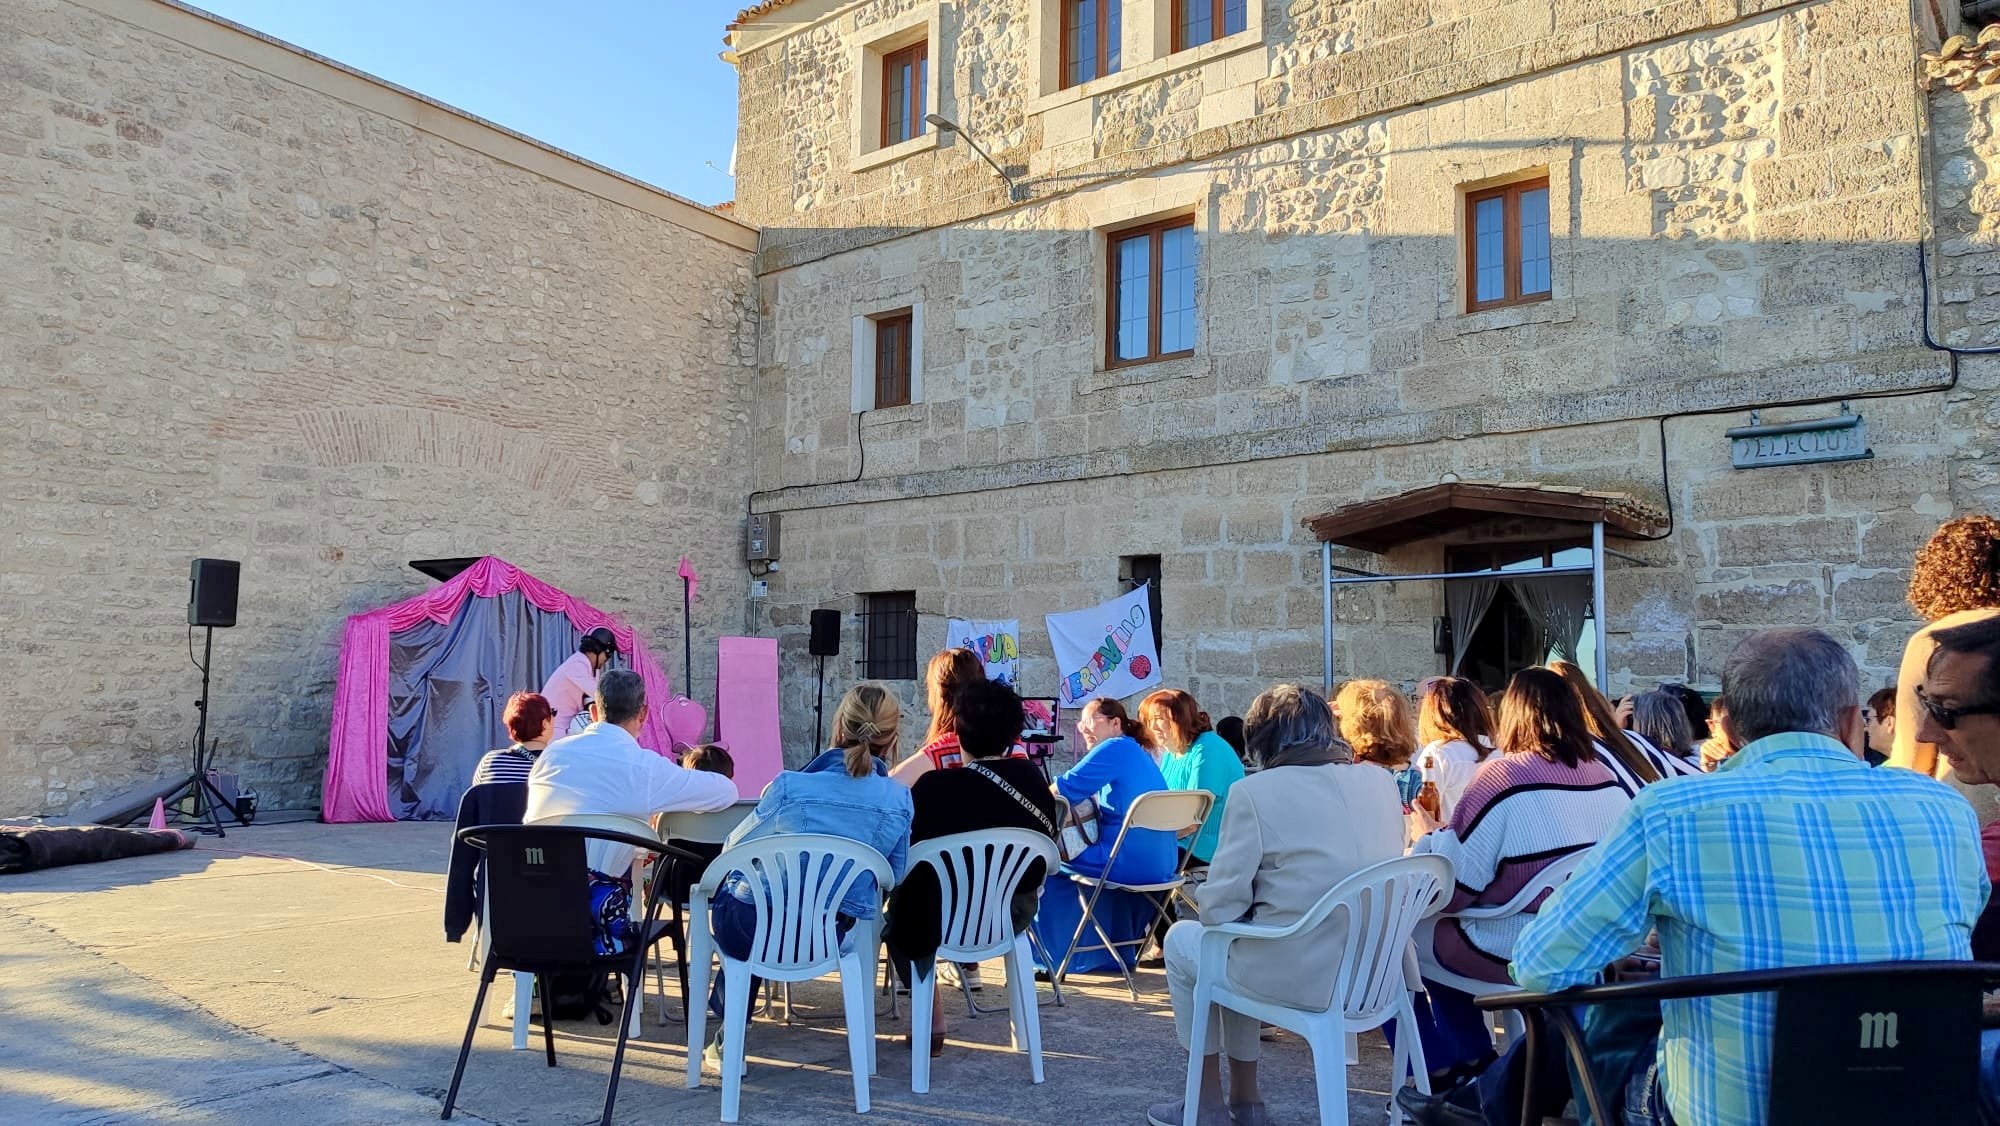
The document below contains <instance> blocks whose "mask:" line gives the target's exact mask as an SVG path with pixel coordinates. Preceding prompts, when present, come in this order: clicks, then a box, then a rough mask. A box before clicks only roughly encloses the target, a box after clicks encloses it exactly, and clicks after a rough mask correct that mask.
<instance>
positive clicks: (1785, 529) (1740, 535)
mask: <svg viewBox="0 0 2000 1126" xmlns="http://www.w3.org/2000/svg"><path fill="white" fill-rule="evenodd" d="M1858 534H1859V531H1858V528H1857V525H1856V522H1855V520H1854V518H1853V517H1838V516H1825V517H1817V518H1814V519H1810V520H1792V521H1787V522H1782V523H1781V522H1778V521H1775V520H1773V521H1762V520H1760V521H1756V522H1753V523H1744V524H1730V525H1724V526H1722V527H1719V528H1717V529H1716V530H1715V565H1716V566H1718V567H1763V566H1785V565H1796V564H1800V563H1812V564H1825V563H1852V562H1854V561H1855V558H1856V556H1857V551H1858V549H1857V539H1858Z"/></svg>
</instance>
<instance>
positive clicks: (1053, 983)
mask: <svg viewBox="0 0 2000 1126" xmlns="http://www.w3.org/2000/svg"><path fill="white" fill-rule="evenodd" d="M1028 945H1029V946H1032V947H1034V948H1035V956H1036V958H1037V959H1038V960H1039V961H1040V962H1041V963H1042V964H1043V965H1045V966H1048V967H1050V971H1049V993H1050V994H1051V995H1052V996H1053V997H1054V999H1055V1004H1056V1008H1058V1009H1060V1008H1062V1003H1063V999H1062V983H1061V982H1059V981H1057V980H1056V975H1055V969H1054V967H1055V959H1053V958H1051V957H1049V950H1048V947H1046V946H1043V945H1042V940H1041V938H1040V937H1039V936H1038V935H1036V934H1035V928H1033V927H1029V928H1028ZM1035 1003H1036V1004H1038V1005H1039V1004H1041V1000H1040V999H1039V998H1037V999H1036V1001H1035Z"/></svg>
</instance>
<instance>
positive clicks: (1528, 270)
mask: <svg viewBox="0 0 2000 1126" xmlns="http://www.w3.org/2000/svg"><path fill="white" fill-rule="evenodd" d="M1465 239H1466V253H1465V283H1466V284H1465V289H1466V298H1465V307H1466V310H1467V311H1468V312H1470V311H1477V310H1480V309H1495V308H1499V307H1500V306H1503V305H1526V304H1529V303H1530V302H1535V301H1546V300H1548V297H1549V179H1548V177H1547V176H1542V177H1538V178H1536V179H1533V180H1522V181H1520V182H1519V183H1513V184H1505V185H1502V186H1500V187H1497V188H1485V189H1482V190H1480V191H1476V192H1467V193H1466V195H1465Z"/></svg>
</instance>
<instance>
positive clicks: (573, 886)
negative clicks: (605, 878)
mask: <svg viewBox="0 0 2000 1126" xmlns="http://www.w3.org/2000/svg"><path fill="white" fill-rule="evenodd" d="M458 838H459V839H460V840H462V841H465V842H467V843H468V844H471V845H472V846H473V847H474V848H479V849H484V850H485V853H486V862H485V872H486V896H487V900H486V902H487V925H488V927H489V930H488V931H487V935H488V939H489V945H488V949H487V954H486V961H485V964H484V965H483V966H481V967H480V972H479V994H478V996H477V997H476V998H474V1000H473V1002H472V1017H471V1019H470V1020H468V1021H467V1022H466V1025H465V1043H464V1044H462V1045H460V1047H459V1049H458V1063H457V1064H456V1065H455V1066H454V1067H453V1068H452V1070H451V1087H450V1089H448V1090H447V1091H446V1092H445V1096H444V1110H443V1112H442V1113H441V1114H439V1115H438V1117H440V1118H450V1117H451V1111H452V1107H453V1106H454V1105H456V1103H457V1102H458V1084H459V1081H460V1080H461V1079H463V1078H464V1076H465V1062H466V1060H467V1059H468V1058H470V1057H471V1055H472V1034H473V1033H474V1032H476V1031H478V1029H479V1014H480V1011H481V1010H482V1009H483V1008H485V1005H486V990H487V987H489V986H491V985H492V984H493V978H494V976H495V975H497V974H498V973H499V972H500V971H501V970H517V971H521V972H525V973H532V974H535V975H536V976H537V977H539V978H540V979H541V980H542V981H543V982H547V981H549V980H551V975H554V974H576V973H606V974H609V973H615V974H618V975H620V976H622V977H623V978H625V991H624V992H625V1005H624V1009H623V1012H622V1013H621V1014H620V1019H619V1021H618V1046H617V1048H616V1049H615V1050H614V1051H613V1053H612V1056H611V1085H610V1087H609V1089H608V1090H606V1091H605V1093H604V1118H603V1122H604V1126H610V1123H611V1110H612V1107H613V1106H615V1105H616V1103H617V1101H618V1071H619V1068H620V1067H621V1066H623V1064H624V1062H625V1041H626V1039H627V1037H628V1036H629V1035H630V1032H631V1027H632V1012H633V1006H635V1005H639V1004H643V1003H644V1000H643V996H644V988H643V982H644V980H645V968H646V953H647V951H648V950H649V949H651V947H652V945H653V944H654V943H655V942H657V941H659V939H660V938H661V936H662V935H664V934H665V933H666V931H665V928H664V927H663V926H661V925H660V923H659V919H658V915H659V908H660V894H659V893H660V890H661V886H662V884H663V882H664V880H665V877H666V872H667V868H668V865H665V864H656V865H654V866H653V879H652V881H651V885H650V887H649V889H648V893H647V895H646V916H645V920H644V922H643V924H642V925H641V926H640V927H638V928H636V930H635V931H634V934H633V941H632V942H631V943H630V946H631V949H629V950H626V951H625V952H623V953H620V954H599V953H597V949H596V940H595V938H594V936H593V927H592V920H591V913H590V873H589V867H588V865H587V863H586V862H585V859H584V845H585V843H587V842H589V841H611V842H615V843H618V844H626V845H631V846H632V847H633V848H637V849H640V850H643V851H647V852H656V853H660V854H662V855H664V856H666V857H668V858H670V859H676V860H690V861H692V860H694V859H696V858H695V857H693V856H692V855H690V854H689V853H687V852H685V851H683V850H681V849H677V848H674V847H673V846H672V845H666V844H662V843H661V842H660V841H658V840H657V839H655V840H648V839H647V838H645V837H640V836H635V835H632V834H629V833H619V832H615V831H612V830H609V829H588V828H581V827H571V826H557V825H475V826H473V827H471V828H468V829H462V830H460V831H459V833H458ZM547 994H548V991H547V990H544V997H543V1001H542V1043H543V1045H544V1047H545V1048H546V1049H547V1052H548V1060H549V1066H550V1067H554V1066H555V1065H556V1040H555V1026H554V1024H553V1022H552V1021H551V1020H550V1017H549V1010H550V1009H551V1008H552V1007H553V1006H552V1004H551V1003H550V1000H549V997H548V995H547Z"/></svg>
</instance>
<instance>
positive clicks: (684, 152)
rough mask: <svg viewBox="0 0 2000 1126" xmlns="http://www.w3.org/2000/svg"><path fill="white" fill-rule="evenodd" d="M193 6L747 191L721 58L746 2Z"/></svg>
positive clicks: (583, 143)
mask: <svg viewBox="0 0 2000 1126" xmlns="http://www.w3.org/2000/svg"><path fill="white" fill-rule="evenodd" d="M191 2H192V3H194V4H195V5H196V6H197V7H200V8H203V9H205V10H207V11H210V12H214V13H215V14H216V15H219V16H222V17H223V18H225V19H230V20H234V21H236V22H237V23H240V24H243V25H245V26H246V27H251V28H255V29H256V30H258V31H261V32H263V33H264V34H266V35H271V36H275V37H277V38H279V39H283V40H285V41H286V42H288V43H293V44H296V45H298V46H300V47H304V48H305V49H306V50H309V51H312V52H314V53H316V54H320V55H325V56H326V57H327V58H330V59H334V60H336V61H338V62H341V63H345V64H346V65H348V66H351V67H354V68H356V69H357V70H364V71H367V72H368V73H370V74H373V75H375V76H377V77H379V78H386V79H388V80H389V81H391V82H394V83H396V84H397V85H399V86H407V87H409V88H410V89H412V90H415V91H417V92H418V93H420V94H423V95H425V96H427V97H431V98H435V99H437V100H438V101H441V102H444V103H445V104H447V105H451V106H456V107H458V108H459V109H462V110H465V111H467V112H469V113H475V114H478V115H479V116H480V117H483V118H486V119H487V120H489V121H493V122H497V123H499V124H501V125H505V126H506V127H508V128H509V129H513V130H516V131H517V132H521V133H526V134H527V135H528V136H530V137H533V138H535V139H536V140H539V141H544V142H547V143H548V144H551V145H554V146H556V147H557V148H560V149H566V150H568V151H570V152H573V153H575V154H577V155H578V156H582V157H587V158H589V159H591V160H594V161H596V162H597V163H599V164H602V165H605V166H606V167H609V168H615V169H617V170H618V171H620V172H623V173H625V174H626V175H628V176H632V177H634V178H636V179H640V180H644V181H646V182H647V183H649V184H655V185H658V186H659V187H662V188H665V189H667V190H668V191H671V192H675V193H678V194H680V195H684V196H686V197H688V198H689V199H692V200H695V201H697V202H700V203H719V202H721V201H723V200H725V199H731V198H734V196H735V194H736V192H735V186H734V184H733V182H732V181H731V180H730V179H729V177H728V176H726V175H724V174H723V171H717V169H722V170H724V171H726V170H727V169H728V168H729V150H730V147H731V146H732V145H733V144H735V141H736V71H735V69H734V68H732V67H730V66H729V64H727V63H725V62H723V61H722V60H721V59H719V58H717V57H716V56H717V55H718V54H719V53H720V52H721V51H722V50H723V43H722V33H723V28H724V26H726V25H727V24H728V23H729V21H730V20H731V19H734V18H735V16H736V13H737V12H738V11H739V10H741V9H742V8H743V7H744V6H745V5H744V3H743V0H570V2H569V3H555V2H552V0H191ZM711 161H712V162H713V163H714V164H715V168H710V167H708V163H707V162H711Z"/></svg>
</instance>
